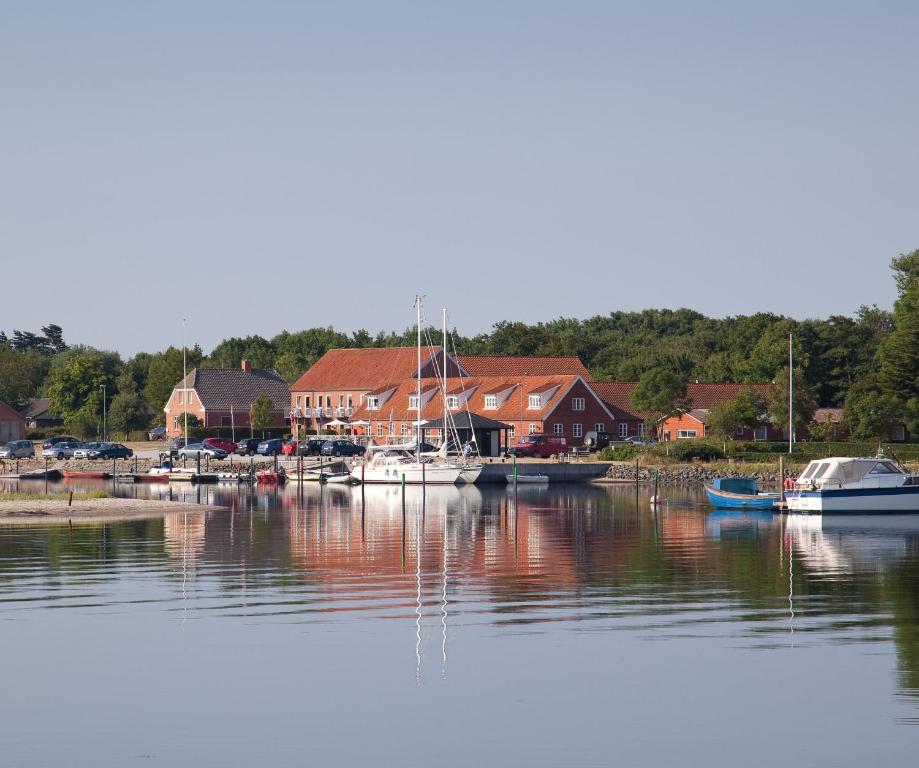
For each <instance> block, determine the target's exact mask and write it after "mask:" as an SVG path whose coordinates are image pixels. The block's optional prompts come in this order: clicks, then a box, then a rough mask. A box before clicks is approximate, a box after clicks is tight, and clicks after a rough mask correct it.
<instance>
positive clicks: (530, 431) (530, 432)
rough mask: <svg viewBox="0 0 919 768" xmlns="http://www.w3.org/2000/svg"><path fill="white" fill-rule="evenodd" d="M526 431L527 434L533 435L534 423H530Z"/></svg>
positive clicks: (534, 430) (534, 431)
mask: <svg viewBox="0 0 919 768" xmlns="http://www.w3.org/2000/svg"><path fill="white" fill-rule="evenodd" d="M527 431H528V432H529V434H531V435H535V434H536V425H535V424H530V426H529V429H528V430H527Z"/></svg>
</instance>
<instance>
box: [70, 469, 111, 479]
mask: <svg viewBox="0 0 919 768" xmlns="http://www.w3.org/2000/svg"><path fill="white" fill-rule="evenodd" d="M111 476H112V473H111V472H101V471H98V470H94V471H90V470H87V471H85V472H84V471H82V470H76V469H65V470H64V477H65V478H67V479H70V480H75V479H81V480H107V479H108V478H110V477H111Z"/></svg>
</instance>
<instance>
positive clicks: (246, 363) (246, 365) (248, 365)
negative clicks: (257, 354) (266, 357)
mask: <svg viewBox="0 0 919 768" xmlns="http://www.w3.org/2000/svg"><path fill="white" fill-rule="evenodd" d="M242 369H243V370H244V371H245V372H246V373H251V372H252V361H251V360H243V361H242Z"/></svg>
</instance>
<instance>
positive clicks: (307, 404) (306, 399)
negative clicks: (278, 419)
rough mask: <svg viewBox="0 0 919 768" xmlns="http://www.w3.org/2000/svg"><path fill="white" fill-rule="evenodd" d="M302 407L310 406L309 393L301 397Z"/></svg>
mask: <svg viewBox="0 0 919 768" xmlns="http://www.w3.org/2000/svg"><path fill="white" fill-rule="evenodd" d="M303 407H304V408H309V407H310V396H309V395H307V396H306V397H304V398H303Z"/></svg>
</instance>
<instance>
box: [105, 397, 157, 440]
mask: <svg viewBox="0 0 919 768" xmlns="http://www.w3.org/2000/svg"><path fill="white" fill-rule="evenodd" d="M150 416H151V414H150V406H148V405H147V401H146V400H144V399H143V398H142V397H141V396H140V395H139V394H137V392H131V391H128V392H119V393H118V394H117V395H115V397H114V398H112V404H111V407H110V408H109V411H108V423H109V430H111V431H114V432H121V433H123V434H124V435H125V439H126V440H127V439H128V438H127V436H128V433H129V432H132V431H134V430H137V429H144V428H145V427H146V426H147V425H148V424H149V423H150Z"/></svg>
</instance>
